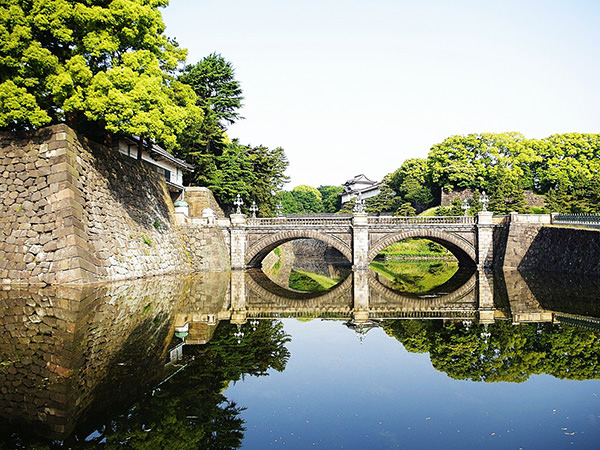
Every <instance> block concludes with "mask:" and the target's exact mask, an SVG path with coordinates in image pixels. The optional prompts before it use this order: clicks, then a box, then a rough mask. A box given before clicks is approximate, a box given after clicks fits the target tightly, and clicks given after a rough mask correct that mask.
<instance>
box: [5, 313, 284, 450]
mask: <svg viewBox="0 0 600 450" xmlns="http://www.w3.org/2000/svg"><path fill="white" fill-rule="evenodd" d="M235 330H236V326H235V325H231V324H230V323H229V322H222V323H220V324H219V326H218V327H217V329H216V330H215V333H214V336H213V338H212V340H211V341H210V342H209V343H208V344H205V345H201V346H188V347H185V354H184V360H183V363H184V364H185V365H186V367H185V368H184V369H183V370H181V371H179V372H177V373H176V374H175V375H174V376H172V377H171V378H168V379H167V380H166V381H165V382H163V383H162V384H160V385H159V386H158V387H157V388H155V389H154V391H153V392H148V393H146V394H143V395H142V396H141V397H140V398H139V399H138V400H137V401H136V402H135V403H134V404H133V405H128V406H126V407H125V408H126V409H123V410H121V412H120V413H116V414H115V413H111V412H110V411H109V412H108V413H104V414H105V416H104V417H100V416H98V417H96V418H95V419H90V420H89V421H88V423H87V424H85V425H80V426H79V427H78V428H77V430H76V432H75V433H74V435H73V436H72V437H70V438H69V439H68V440H67V441H65V442H64V443H57V442H54V443H41V442H40V441H41V440H40V439H36V440H35V443H34V441H33V440H32V439H35V438H27V437H25V436H26V435H25V434H18V435H17V434H15V435H13V436H11V438H10V442H8V441H5V442H2V441H0V449H4V448H21V449H29V448H40V449H43V448H73V449H79V448H95V447H96V446H101V447H102V448H105V449H117V448H121V447H123V446H125V447H126V448H132V449H140V450H141V449H170V448H177V449H231V448H239V447H240V446H241V445H242V439H243V437H244V426H243V425H244V421H243V419H242V418H241V417H240V413H241V412H242V411H243V408H241V407H239V406H237V405H236V404H235V403H234V402H231V401H229V400H228V399H227V398H226V397H225V395H223V391H224V390H225V389H226V388H227V386H228V384H229V382H231V381H237V380H240V379H242V378H243V377H244V376H246V375H254V376H264V375H268V370H270V369H274V370H277V371H283V370H284V369H285V366H286V364H287V361H288V359H289V356H290V353H289V351H288V350H287V348H286V347H285V344H286V343H287V342H289V341H290V338H289V336H288V335H286V334H285V332H284V330H283V325H282V324H281V322H278V321H270V320H261V321H259V322H258V324H256V326H255V327H254V329H253V327H251V326H250V325H248V324H246V325H244V326H243V331H244V337H243V339H242V340H241V342H240V343H239V344H238V342H237V339H236V338H235V337H234V336H233V332H234V331H235ZM131 389H135V386H132V387H131ZM113 411H114V410H113ZM3 445H8V446H7V447H3Z"/></svg>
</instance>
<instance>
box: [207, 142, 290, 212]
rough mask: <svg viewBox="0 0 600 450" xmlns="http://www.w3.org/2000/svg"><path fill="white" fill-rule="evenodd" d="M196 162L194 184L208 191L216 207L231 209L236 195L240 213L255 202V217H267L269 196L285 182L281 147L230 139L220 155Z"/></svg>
mask: <svg viewBox="0 0 600 450" xmlns="http://www.w3.org/2000/svg"><path fill="white" fill-rule="evenodd" d="M198 161H199V162H200V163H201V165H200V164H199V165H198V166H197V169H196V172H195V173H196V180H195V181H196V183H197V184H199V185H200V186H206V187H208V188H209V189H210V190H212V191H213V193H214V195H215V198H216V199H217V201H218V202H219V204H221V205H222V206H223V207H224V208H225V209H229V210H233V209H234V206H233V202H234V200H235V199H236V197H237V195H238V194H240V195H241V196H242V199H243V200H244V211H246V212H248V207H249V206H250V205H251V204H252V202H253V201H255V202H256V203H257V204H258V206H259V215H263V216H270V215H272V214H273V211H274V207H275V204H276V202H275V198H274V196H273V194H274V193H275V192H277V191H279V190H280V189H281V188H282V187H283V184H284V183H286V182H287V181H288V178H287V177H286V176H285V174H284V173H285V170H286V169H287V166H288V161H287V158H286V156H285V152H284V150H283V149H282V148H281V147H278V148H276V149H269V148H267V147H263V146H258V147H250V146H246V145H241V144H239V143H238V142H237V141H236V140H234V142H232V143H231V144H228V145H226V146H225V147H224V149H223V153H222V154H221V155H218V156H214V157H213V156H206V157H205V158H199V159H198Z"/></svg>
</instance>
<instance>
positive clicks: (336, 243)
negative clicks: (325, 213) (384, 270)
mask: <svg viewBox="0 0 600 450" xmlns="http://www.w3.org/2000/svg"><path fill="white" fill-rule="evenodd" d="M296 239H316V240H318V241H322V242H325V243H326V244H329V245H331V246H332V247H333V248H335V249H336V250H337V251H339V252H340V253H341V254H342V255H344V256H345V257H346V258H347V259H348V261H349V262H352V249H351V248H350V246H349V245H348V244H347V243H345V242H344V241H342V240H341V239H339V238H338V237H335V236H332V235H329V234H324V233H320V232H318V231H312V230H286V231H284V232H281V233H275V234H269V235H267V236H264V237H263V238H261V239H259V240H258V241H256V242H255V243H254V244H252V245H251V246H250V248H249V249H248V252H247V253H246V267H260V262H261V261H262V260H263V259H264V257H265V256H267V255H268V254H269V253H270V252H271V251H272V250H274V249H275V248H277V247H279V246H280V245H281V244H285V243H286V242H289V241H294V240H296Z"/></svg>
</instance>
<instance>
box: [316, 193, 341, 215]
mask: <svg viewBox="0 0 600 450" xmlns="http://www.w3.org/2000/svg"><path fill="white" fill-rule="evenodd" d="M317 190H318V191H319V192H320V193H321V199H322V202H323V207H322V211H323V212H326V213H335V212H337V211H339V209H340V208H341V207H342V197H341V195H340V194H341V193H342V192H344V188H343V186H319V187H318V188H317Z"/></svg>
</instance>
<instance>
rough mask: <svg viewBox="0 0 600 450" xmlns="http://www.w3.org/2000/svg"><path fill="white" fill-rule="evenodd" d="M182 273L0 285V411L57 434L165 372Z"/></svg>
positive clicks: (180, 295)
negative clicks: (87, 283)
mask: <svg viewBox="0 0 600 450" xmlns="http://www.w3.org/2000/svg"><path fill="white" fill-rule="evenodd" d="M188 286H189V282H186V280H185V279H183V280H182V279H177V278H172V279H165V278H163V279H161V281H160V283H148V282H136V283H132V282H128V283H118V284H112V285H107V286H104V287H101V288H99V289H92V288H81V289H68V288H45V289H39V290H36V291H20V290H7V291H0V309H1V310H2V311H3V315H2V318H1V319H0V324H2V325H3V326H0V361H1V362H2V364H1V365H0V415H1V416H3V417H5V418H7V419H9V420H11V421H15V422H21V421H22V422H26V423H31V424H36V427H35V429H39V430H40V432H43V430H42V429H41V427H44V426H45V427H47V428H48V432H49V433H50V435H51V437H57V438H60V437H64V436H65V434H68V433H69V432H70V431H71V429H72V427H73V426H74V423H75V421H76V420H78V419H79V418H80V417H81V416H82V414H86V415H87V414H92V413H93V411H97V410H104V409H106V408H107V407H108V406H110V405H111V404H116V403H120V404H121V405H122V404H125V405H126V404H127V402H128V401H131V399H132V398H134V397H133V396H135V395H137V394H139V393H140V392H142V391H143V390H144V389H146V388H147V386H148V385H149V383H151V382H152V381H153V380H156V377H158V376H160V375H161V374H162V373H163V372H164V362H165V361H164V360H165V355H166V350H167V346H168V344H169V342H170V341H171V337H172V334H173V323H172V312H173V311H175V310H177V308H178V307H179V306H180V304H181V301H182V299H183V298H184V296H185V295H186V293H187V292H189V287H188Z"/></svg>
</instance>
